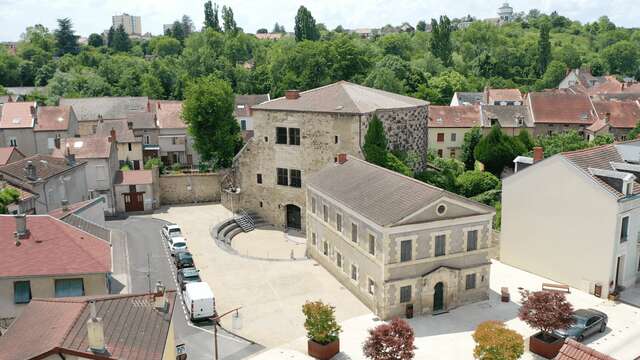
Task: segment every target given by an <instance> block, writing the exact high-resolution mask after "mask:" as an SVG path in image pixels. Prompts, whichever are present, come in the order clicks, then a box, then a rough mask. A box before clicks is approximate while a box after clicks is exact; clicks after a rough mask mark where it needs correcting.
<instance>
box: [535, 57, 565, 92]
mask: <svg viewBox="0 0 640 360" xmlns="http://www.w3.org/2000/svg"><path fill="white" fill-rule="evenodd" d="M566 70H567V65H565V63H563V62H560V61H557V60H553V61H551V63H549V65H548V66H547V71H545V73H544V75H543V76H542V78H541V79H539V80H538V81H536V84H535V86H534V87H535V88H536V89H537V90H544V89H552V88H555V87H557V86H558V84H560V81H562V79H564V77H565V76H566V75H567V71H566Z"/></svg>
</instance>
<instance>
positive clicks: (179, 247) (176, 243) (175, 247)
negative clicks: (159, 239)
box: [169, 237, 189, 256]
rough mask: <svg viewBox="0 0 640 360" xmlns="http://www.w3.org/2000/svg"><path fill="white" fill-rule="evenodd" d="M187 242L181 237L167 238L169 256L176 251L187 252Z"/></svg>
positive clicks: (173, 254)
mask: <svg viewBox="0 0 640 360" xmlns="http://www.w3.org/2000/svg"><path fill="white" fill-rule="evenodd" d="M188 251H189V249H187V243H186V241H185V240H184V238H182V237H174V238H171V239H170V240H169V252H170V253H171V256H175V255H176V254H178V253H184V252H188Z"/></svg>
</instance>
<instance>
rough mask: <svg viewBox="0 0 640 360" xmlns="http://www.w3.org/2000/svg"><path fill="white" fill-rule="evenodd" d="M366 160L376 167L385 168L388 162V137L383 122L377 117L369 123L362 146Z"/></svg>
mask: <svg viewBox="0 0 640 360" xmlns="http://www.w3.org/2000/svg"><path fill="white" fill-rule="evenodd" d="M362 151H363V152H364V157H365V159H366V160H367V161H368V162H370V163H372V164H376V165H380V166H384V165H385V162H386V160H387V158H386V154H387V136H386V134H385V133H384V127H383V125H382V121H380V119H378V117H377V116H376V115H374V116H373V119H371V122H370V123H369V128H368V129H367V133H366V134H365V136H364V145H363V146H362Z"/></svg>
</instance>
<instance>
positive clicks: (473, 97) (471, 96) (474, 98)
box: [449, 91, 484, 106]
mask: <svg viewBox="0 0 640 360" xmlns="http://www.w3.org/2000/svg"><path fill="white" fill-rule="evenodd" d="M483 101H484V93H482V92H459V91H456V92H454V93H453V97H452V98H451V104H449V105H450V106H462V105H480V104H482V102H483Z"/></svg>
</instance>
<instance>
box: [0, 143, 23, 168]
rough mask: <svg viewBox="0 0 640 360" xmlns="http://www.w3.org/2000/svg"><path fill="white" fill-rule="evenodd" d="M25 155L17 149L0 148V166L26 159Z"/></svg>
mask: <svg viewBox="0 0 640 360" xmlns="http://www.w3.org/2000/svg"><path fill="white" fill-rule="evenodd" d="M24 158H25V156H24V154H23V153H22V152H21V151H20V150H18V148H17V147H13V146H7V147H0V166H2V165H7V164H8V163H12V162H14V161H18V160H20V159H24Z"/></svg>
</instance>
